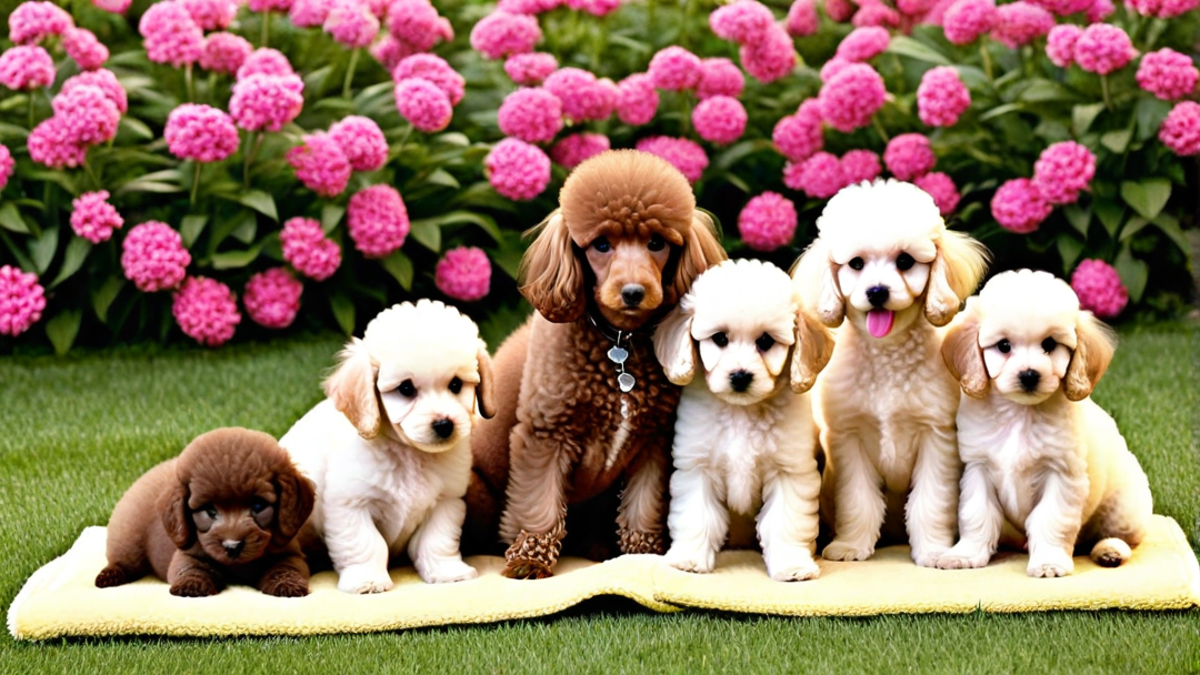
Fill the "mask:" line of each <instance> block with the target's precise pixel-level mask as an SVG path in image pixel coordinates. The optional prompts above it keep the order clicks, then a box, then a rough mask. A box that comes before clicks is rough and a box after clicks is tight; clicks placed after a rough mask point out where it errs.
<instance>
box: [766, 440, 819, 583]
mask: <svg viewBox="0 0 1200 675" xmlns="http://www.w3.org/2000/svg"><path fill="white" fill-rule="evenodd" d="M809 454H810V455H811V451H809ZM805 464H808V466H799V467H789V468H788V469H786V470H785V469H781V470H779V471H776V472H774V473H773V474H772V475H769V476H767V477H766V480H765V481H764V484H763V505H762V510H760V511H759V512H758V540H759V543H760V544H762V549H763V561H764V562H765V563H766V565H767V574H768V575H770V577H771V578H772V579H774V580H776V581H806V580H808V579H816V578H817V577H818V576H820V574H821V568H820V567H817V563H816V562H815V561H814V560H813V554H814V553H816V549H817V532H818V530H819V529H820V518H819V517H818V515H817V505H818V503H819V496H820V492H821V474H820V473H819V472H818V471H817V462H816V459H815V458H813V459H809V460H808V461H807V462H805Z"/></svg>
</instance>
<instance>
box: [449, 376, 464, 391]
mask: <svg viewBox="0 0 1200 675" xmlns="http://www.w3.org/2000/svg"><path fill="white" fill-rule="evenodd" d="M460 391H462V380H460V379H458V378H457V377H456V378H454V379H453V380H450V393H451V394H457V393H458V392H460Z"/></svg>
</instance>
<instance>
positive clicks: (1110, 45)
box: [1075, 23, 1138, 75]
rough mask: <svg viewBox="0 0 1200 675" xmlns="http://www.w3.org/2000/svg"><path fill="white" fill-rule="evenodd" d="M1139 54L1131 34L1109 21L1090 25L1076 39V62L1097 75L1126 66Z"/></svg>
mask: <svg viewBox="0 0 1200 675" xmlns="http://www.w3.org/2000/svg"><path fill="white" fill-rule="evenodd" d="M1137 54H1138V52H1137V50H1136V49H1134V48H1133V42H1132V41H1131V40H1130V39H1129V35H1128V34H1127V33H1126V32H1125V31H1123V30H1121V29H1120V28H1119V27H1118V26H1114V25H1112V24H1109V23H1094V24H1092V25H1090V26H1088V27H1087V28H1085V29H1084V31H1083V34H1082V35H1080V36H1079V39H1078V40H1076V41H1075V63H1077V64H1079V67H1080V68H1083V69H1084V70H1086V71H1088V72H1089V73H1096V74H1097V75H1107V74H1109V73H1111V72H1113V71H1114V70H1118V69H1120V68H1124V67H1125V65H1126V64H1128V63H1129V62H1130V61H1132V60H1133V59H1134V57H1136V56H1137Z"/></svg>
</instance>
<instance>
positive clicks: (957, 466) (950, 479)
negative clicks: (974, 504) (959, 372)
mask: <svg viewBox="0 0 1200 675" xmlns="http://www.w3.org/2000/svg"><path fill="white" fill-rule="evenodd" d="M917 441H918V444H917V461H916V465H915V466H913V471H912V479H911V481H912V490H911V492H909V495H908V501H907V502H906V503H905V505H904V516H905V524H906V525H907V529H908V544H909V546H910V547H911V552H912V559H913V562H915V563H917V564H918V565H920V566H921V567H936V566H937V561H938V558H940V557H941V555H942V554H943V553H945V552H946V551H948V550H950V547H952V546H954V532H955V530H956V529H957V525H958V523H957V522H956V521H957V520H958V483H959V480H960V479H961V477H962V460H961V459H959V455H958V434H957V433H956V432H955V430H954V427H949V428H941V427H934V428H932V429H928V430H926V431H925V432H924V433H922V434H921V435H920V437H919V438H918V439H917Z"/></svg>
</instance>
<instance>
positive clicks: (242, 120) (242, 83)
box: [229, 59, 304, 131]
mask: <svg viewBox="0 0 1200 675" xmlns="http://www.w3.org/2000/svg"><path fill="white" fill-rule="evenodd" d="M248 61H249V59H247V62H248ZM242 68H243V69H244V68H245V65H243V66H242ZM240 72H241V71H240V70H239V73H240ZM303 92H304V81H303V80H301V79H300V77H299V76H297V75H267V74H263V73H258V74H253V75H249V76H244V77H243V76H239V77H238V81H237V82H235V83H234V85H233V96H231V97H230V98H229V114H230V115H232V116H233V120H234V121H235V122H237V125H238V126H239V127H241V128H242V129H245V130H246V131H279V130H280V129H282V128H283V125H285V124H287V123H288V122H291V121H292V120H294V119H296V117H297V116H299V115H300V111H301V110H302V109H303V108H304V93H303Z"/></svg>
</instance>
